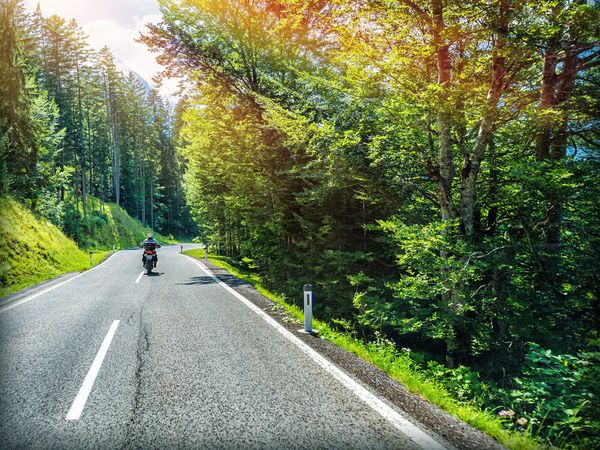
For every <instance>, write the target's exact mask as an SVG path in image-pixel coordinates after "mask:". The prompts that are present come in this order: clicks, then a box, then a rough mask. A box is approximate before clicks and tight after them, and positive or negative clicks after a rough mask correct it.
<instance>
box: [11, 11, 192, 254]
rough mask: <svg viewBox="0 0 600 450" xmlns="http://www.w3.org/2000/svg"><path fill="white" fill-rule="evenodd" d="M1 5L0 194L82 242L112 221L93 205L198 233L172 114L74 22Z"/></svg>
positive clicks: (172, 230) (165, 228)
mask: <svg viewBox="0 0 600 450" xmlns="http://www.w3.org/2000/svg"><path fill="white" fill-rule="evenodd" d="M42 13H43V12H42V10H41V8H40V5H39V4H38V6H37V9H36V10H35V11H34V12H32V13H29V12H28V11H27V10H26V8H25V6H24V3H23V2H22V1H15V0H2V2H0V20H1V23H0V55H1V59H2V64H1V65H0V195H6V194H11V195H13V196H15V197H16V198H18V199H19V200H20V201H21V202H23V203H25V204H27V205H28V206H29V207H30V208H31V209H32V210H34V211H36V212H37V213H39V214H41V215H42V216H43V217H45V218H47V219H49V220H50V221H51V222H53V223H54V224H56V225H58V226H59V227H60V228H62V229H63V230H64V231H65V232H66V234H67V235H69V236H70V237H72V238H74V239H75V241H76V242H77V243H78V244H81V245H91V246H94V243H93V242H87V241H86V233H84V232H83V230H86V229H93V228H94V226H96V225H97V224H98V223H101V222H103V221H105V220H106V217H105V214H104V213H103V212H102V210H101V207H100V206H99V203H98V202H95V201H94V200H95V199H99V200H101V201H111V202H114V203H116V204H117V205H120V206H122V207H123V208H125V210H126V211H127V212H128V213H129V214H130V215H131V216H132V217H135V218H137V219H138V220H139V221H141V222H142V223H143V224H145V225H147V226H149V227H150V228H153V229H156V230H159V231H162V232H163V233H165V234H173V235H186V234H191V233H193V230H194V225H193V222H192V219H191V217H190V215H189V213H188V208H187V206H186V202H185V198H184V194H183V188H182V176H181V173H182V161H181V159H180V158H178V157H177V155H176V152H175V146H174V139H173V130H174V123H173V120H172V118H173V111H172V106H171V105H170V104H168V102H165V101H164V99H163V98H161V97H160V95H159V94H158V91H157V90H156V89H155V88H151V87H150V86H149V85H148V84H147V83H146V82H145V81H144V80H143V79H141V77H139V75H137V74H135V73H133V72H131V71H128V70H126V68H123V67H122V64H121V63H120V62H119V61H118V60H116V59H115V57H114V56H113V55H112V53H111V52H110V50H109V49H108V47H104V48H102V49H101V50H100V51H96V50H94V49H92V48H91V47H90V46H89V45H88V44H87V42H86V36H85V34H84V33H83V31H82V29H81V27H80V26H79V25H78V24H77V22H76V21H75V20H74V19H73V20H70V21H67V20H65V19H64V18H61V17H59V16H56V15H52V16H49V17H44V16H43V14H42Z"/></svg>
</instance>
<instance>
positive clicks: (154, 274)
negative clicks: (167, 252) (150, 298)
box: [145, 272, 164, 277]
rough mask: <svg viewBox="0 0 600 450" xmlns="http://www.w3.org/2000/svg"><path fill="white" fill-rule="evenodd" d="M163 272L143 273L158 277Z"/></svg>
mask: <svg viewBox="0 0 600 450" xmlns="http://www.w3.org/2000/svg"><path fill="white" fill-rule="evenodd" d="M163 273H164V272H150V273H147V274H145V275H146V276H147V277H160V276H161V275H162V274H163Z"/></svg>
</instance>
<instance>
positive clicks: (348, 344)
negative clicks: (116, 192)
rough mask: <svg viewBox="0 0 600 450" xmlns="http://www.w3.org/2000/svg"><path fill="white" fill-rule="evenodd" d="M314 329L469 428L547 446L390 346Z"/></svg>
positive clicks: (275, 297)
mask: <svg viewBox="0 0 600 450" xmlns="http://www.w3.org/2000/svg"><path fill="white" fill-rule="evenodd" d="M183 253H184V254H186V255H189V256H192V257H194V258H197V259H203V258H204V256H205V250H204V249H201V248H200V249H194V250H186V251H184V252H183ZM209 261H210V262H211V263H213V264H214V265H216V266H219V267H221V268H223V269H225V270H227V271H228V272H229V273H231V274H232V275H233V276H235V277H237V278H239V279H241V280H244V281H246V282H248V283H251V284H252V285H253V286H254V288H255V289H256V290H257V291H258V292H260V293H261V294H262V295H264V296H265V297H267V298H269V299H270V300H272V301H273V302H275V303H277V304H278V305H280V306H281V307H283V308H284V310H285V311H286V312H287V313H288V314H289V315H290V316H292V317H294V318H296V319H297V320H298V321H300V322H302V321H303V319H304V313H303V311H302V309H301V308H300V307H299V306H297V305H295V304H291V303H289V302H288V301H287V299H286V298H285V297H284V296H283V295H281V294H276V293H274V292H271V291H269V290H268V289H265V288H264V286H262V284H261V279H260V277H259V276H257V275H256V274H253V273H250V272H247V271H243V270H240V269H239V268H238V267H235V266H233V265H232V264H231V263H230V262H228V261H227V259H226V258H223V257H220V256H216V255H209ZM313 326H314V328H316V329H318V330H319V336H321V337H322V338H324V339H327V340H328V341H330V342H332V343H334V344H336V345H337V346H339V347H341V348H343V349H345V350H347V351H349V352H351V353H353V354H355V355H356V356H358V357H360V358H362V359H364V360H365V361H368V362H370V363H371V364H373V365H375V366H377V367H378V368H380V369H381V370H383V371H384V372H386V373H387V374H388V375H390V376H391V377H392V378H394V379H396V380H397V381H399V382H401V383H402V384H403V385H404V386H406V388H407V389H408V390H409V391H410V392H412V393H414V394H417V395H419V396H421V397H422V398H424V399H425V400H427V401H429V402H431V403H433V404H434V405H437V406H438V407H440V408H441V409H443V410H444V411H446V412H448V413H450V414H452V415H453V416H455V417H457V418H458V419H460V420H462V421H464V422H466V423H468V424H469V425H471V426H472V427H474V428H477V429H478V430H480V431H482V432H484V433H486V434H488V435H489V436H491V437H493V438H494V439H496V440H497V441H498V442H500V443H501V444H502V445H504V446H506V447H508V448H510V449H515V450H530V449H540V448H545V447H546V446H545V445H544V444H543V443H542V442H540V441H539V440H538V439H536V438H535V437H533V436H531V435H529V434H526V433H522V432H515V431H510V430H507V429H506V428H504V427H503V424H502V420H501V419H500V418H498V417H496V416H495V415H494V414H493V413H492V412H490V411H485V410H482V409H481V408H479V407H477V405H475V404H472V403H463V402H459V401H457V400H456V399H454V398H453V397H452V395H451V394H450V393H448V391H447V390H446V389H445V388H444V387H442V386H440V385H439V384H437V383H434V382H432V381H431V380H428V379H426V378H425V376H424V375H423V373H422V372H421V371H420V370H419V367H418V365H417V363H416V362H415V361H413V360H412V359H411V358H410V356H409V355H408V354H407V353H403V352H399V351H398V350H397V349H396V348H395V346H394V345H393V344H392V343H390V342H387V341H381V342H364V341H362V340H360V339H357V338H355V337H354V336H352V335H351V334H350V333H347V332H342V331H339V330H336V329H335V328H334V327H332V326H331V325H329V324H328V323H326V322H323V321H320V320H313Z"/></svg>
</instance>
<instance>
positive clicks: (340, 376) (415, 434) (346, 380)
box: [182, 255, 446, 450]
mask: <svg viewBox="0 0 600 450" xmlns="http://www.w3.org/2000/svg"><path fill="white" fill-rule="evenodd" d="M182 256H185V257H186V258H189V259H190V260H192V261H193V262H194V263H195V264H196V265H197V266H198V267H200V269H201V270H202V271H203V272H204V273H206V274H207V275H208V276H209V277H211V278H212V279H213V280H214V281H215V282H216V283H218V284H219V285H220V286H221V287H223V288H225V289H226V290H227V291H229V292H230V293H231V294H232V295H233V296H235V297H236V298H237V299H238V300H240V301H241V302H242V303H244V304H245V305H246V306H247V307H248V308H250V309H251V310H252V311H254V312H255V313H256V314H258V315H259V316H261V317H262V318H263V319H264V320H265V321H266V322H267V323H268V324H269V325H271V326H272V327H273V328H275V329H276V330H277V331H279V332H280V333H281V334H282V335H283V336H284V337H286V338H287V339H288V340H289V341H291V342H292V343H293V344H295V345H296V346H297V347H299V348H300V350H302V352H304V353H305V354H306V355H307V356H308V357H310V358H311V359H312V360H313V361H315V362H316V363H317V364H318V365H319V366H321V367H322V368H323V369H325V370H326V371H327V372H328V373H329V374H330V375H332V376H333V377H334V378H335V379H336V380H338V381H339V382H340V383H342V384H343V385H344V386H346V387H347V388H348V389H349V390H351V391H352V392H353V393H354V394H355V395H356V396H357V397H358V398H360V399H361V400H362V401H363V402H365V403H366V404H367V405H369V406H370V407H371V408H372V409H373V410H375V411H376V412H378V413H379V414H380V415H381V416H382V417H383V418H384V419H386V420H387V421H388V422H390V423H391V424H392V425H393V426H394V427H396V428H397V429H398V430H400V431H401V432H402V433H403V434H404V435H406V436H408V438H409V439H411V440H412V441H413V442H414V443H416V444H417V445H419V446H420V447H421V448H423V449H426V450H443V449H445V448H446V447H444V446H443V445H441V444H440V443H439V442H437V441H436V440H435V439H433V438H432V437H431V436H429V435H428V434H427V433H425V432H424V431H423V430H421V429H420V428H419V427H417V426H416V425H414V424H413V423H412V422H410V421H408V420H407V419H405V418H404V417H402V415H401V414H399V413H398V412H397V411H395V410H394V409H393V408H392V407H390V406H389V405H388V404H387V403H386V402H384V401H383V400H381V399H380V398H379V397H378V396H377V395H375V394H373V393H372V392H371V391H369V390H368V389H367V388H365V387H364V386H363V385H361V384H360V383H358V382H357V381H356V380H354V379H352V378H351V377H350V376H349V375H348V374H346V373H345V372H344V371H343V370H342V369H340V368H339V367H337V366H336V365H335V364H333V363H332V362H330V361H329V360H327V359H326V358H325V357H323V356H322V355H321V354H320V353H318V352H317V351H316V350H314V349H313V348H312V347H310V346H308V345H307V344H305V343H304V342H303V341H302V340H301V339H299V338H298V337H296V336H294V335H293V334H292V333H290V332H289V331H288V330H287V329H286V328H284V327H283V326H282V325H280V324H279V323H278V322H277V321H276V320H275V319H273V318H272V317H271V316H269V315H268V314H267V313H266V312H264V311H263V310H262V309H260V308H259V307H258V306H256V305H255V304H254V303H252V302H251V301H250V300H248V299H247V298H246V297H244V296H243V295H242V294H240V293H239V292H237V291H236V290H235V289H233V288H231V287H230V286H227V285H226V284H225V283H224V282H222V281H221V280H219V279H218V278H217V277H216V276H215V275H214V274H213V273H212V272H211V271H210V270H209V269H208V268H207V267H206V266H204V264H202V263H201V262H200V261H198V260H196V259H194V258H191V257H190V256H187V255H182Z"/></svg>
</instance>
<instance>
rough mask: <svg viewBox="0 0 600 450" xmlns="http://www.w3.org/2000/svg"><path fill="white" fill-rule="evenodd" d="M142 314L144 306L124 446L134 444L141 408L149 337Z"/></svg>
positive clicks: (142, 310)
mask: <svg viewBox="0 0 600 450" xmlns="http://www.w3.org/2000/svg"><path fill="white" fill-rule="evenodd" d="M143 315H144V307H143V306H142V308H141V310H140V324H139V332H138V341H137V349H136V369H135V375H134V376H135V393H134V396H133V410H132V412H131V419H129V423H128V424H127V434H126V437H125V445H124V448H128V447H131V446H132V445H135V442H133V440H134V438H135V434H136V430H135V429H136V428H137V425H138V422H139V412H140V411H141V410H142V408H141V402H142V383H143V377H142V375H143V372H144V367H145V356H146V355H147V354H148V352H149V351H150V339H149V333H148V329H147V328H146V325H145V324H144V320H143ZM132 317H133V314H132V315H131V316H130V317H129V319H128V320H127V322H128V323H129V320H130V319H131V318H132Z"/></svg>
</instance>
